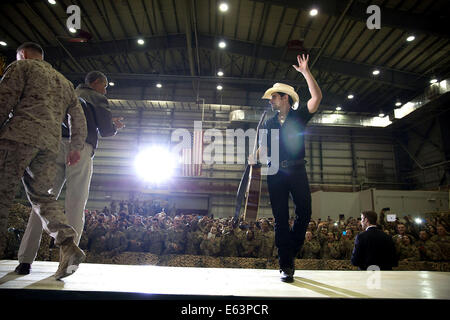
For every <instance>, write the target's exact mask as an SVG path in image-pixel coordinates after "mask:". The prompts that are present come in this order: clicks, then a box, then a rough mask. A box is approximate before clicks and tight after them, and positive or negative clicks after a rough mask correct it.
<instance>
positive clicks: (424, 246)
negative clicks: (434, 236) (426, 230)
mask: <svg viewBox="0 0 450 320" xmlns="http://www.w3.org/2000/svg"><path fill="white" fill-rule="evenodd" d="M415 246H416V247H417V249H418V250H419V253H420V260H425V261H439V260H442V253H441V249H440V248H439V246H438V245H437V244H436V243H435V242H433V241H431V240H426V241H423V240H418V241H416V243H415Z"/></svg>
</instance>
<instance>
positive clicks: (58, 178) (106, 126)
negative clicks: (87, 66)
mask: <svg viewBox="0 0 450 320" xmlns="http://www.w3.org/2000/svg"><path fill="white" fill-rule="evenodd" d="M107 86H108V79H107V78H106V75H104V74H103V73H102V72H100V71H91V72H89V73H88V74H87V75H86V78H85V83H84V84H80V85H79V86H78V87H77V89H76V90H75V92H76V94H77V95H78V96H79V97H80V98H81V99H80V103H81V106H82V107H83V111H84V115H85V117H86V125H87V138H86V141H85V143H84V147H83V150H82V151H81V157H80V161H79V163H78V164H77V165H76V166H69V165H67V164H66V161H65V159H66V158H67V156H68V154H69V152H70V144H71V139H70V132H69V129H68V128H67V126H66V124H64V125H62V136H63V138H62V141H61V144H60V150H59V153H58V157H57V159H56V175H55V179H54V181H53V185H52V189H53V190H55V192H56V194H57V197H59V195H60V193H61V190H62V188H63V186H64V184H65V185H66V194H65V213H66V217H67V220H68V223H69V225H70V226H71V227H73V228H74V229H75V231H76V232H77V236H76V237H75V238H74V242H75V244H76V245H78V244H79V243H80V238H81V235H82V233H83V226H84V209H85V206H86V202H87V200H88V197H89V186H90V183H91V177H92V171H93V161H94V154H95V150H96V148H97V145H98V133H100V135H101V136H102V137H110V136H114V135H115V134H116V133H117V130H118V129H121V128H123V126H124V125H123V123H122V122H121V119H122V118H113V117H112V114H111V111H110V110H109V108H108V99H107V98H106V96H105V94H106V87H107ZM41 236H42V223H41V220H40V219H39V216H38V215H37V214H36V213H35V208H32V210H31V214H30V218H29V219H28V224H27V228H26V230H25V233H24V235H23V237H22V241H21V243H20V248H19V253H18V259H19V265H18V266H17V268H16V270H15V271H16V273H18V274H29V273H30V270H31V264H32V263H33V261H34V259H35V258H36V255H37V252H38V250H39V245H40V242H41Z"/></svg>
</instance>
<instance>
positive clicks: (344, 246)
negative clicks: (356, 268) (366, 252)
mask: <svg viewBox="0 0 450 320" xmlns="http://www.w3.org/2000/svg"><path fill="white" fill-rule="evenodd" d="M344 232H345V235H342V237H341V239H340V240H339V241H340V244H341V258H342V259H344V260H350V259H351V258H352V252H353V247H354V246H355V238H354V237H353V230H352V229H350V228H347V229H346V230H345V231H344Z"/></svg>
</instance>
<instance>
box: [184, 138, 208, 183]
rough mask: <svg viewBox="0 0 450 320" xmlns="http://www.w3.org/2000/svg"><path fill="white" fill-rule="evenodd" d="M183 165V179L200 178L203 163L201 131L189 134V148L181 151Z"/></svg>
mask: <svg viewBox="0 0 450 320" xmlns="http://www.w3.org/2000/svg"><path fill="white" fill-rule="evenodd" d="M182 156H183V164H182V167H181V175H182V176H185V177H193V176H200V175H201V174H202V162H203V131H202V130H194V133H193V134H192V133H191V144H190V148H184V149H183V150H182Z"/></svg>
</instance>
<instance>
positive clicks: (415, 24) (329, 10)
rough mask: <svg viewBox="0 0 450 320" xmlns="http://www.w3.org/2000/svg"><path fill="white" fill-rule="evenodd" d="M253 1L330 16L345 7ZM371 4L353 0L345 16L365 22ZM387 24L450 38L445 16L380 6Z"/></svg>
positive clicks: (327, 2)
mask: <svg viewBox="0 0 450 320" xmlns="http://www.w3.org/2000/svg"><path fill="white" fill-rule="evenodd" d="M252 1H255V2H265V3H270V4H272V5H279V6H282V7H283V6H286V7H289V8H294V9H300V10H308V11H309V10H311V8H313V7H315V8H319V10H320V12H321V13H324V14H326V15H330V16H340V15H341V13H342V12H343V11H344V9H345V5H346V1H342V0H302V1H299V0H252ZM440 3H441V5H442V6H447V10H445V9H444V8H443V9H442V12H448V9H449V7H448V6H449V5H448V2H446V1H440ZM370 4H372V3H371V2H370V1H369V2H368V3H367V4H365V3H360V2H357V1H355V2H354V3H353V5H352V6H351V8H350V9H349V10H348V11H347V13H346V17H348V18H350V19H353V20H356V21H359V22H364V23H365V22H366V21H367V18H368V17H369V14H367V13H366V10H367V7H368V6H369V5H370ZM383 26H387V27H392V28H398V29H402V30H405V31H408V32H411V33H415V34H417V33H426V34H431V35H435V36H437V37H440V38H447V39H449V38H450V35H449V34H448V33H447V32H446V30H448V21H447V20H446V16H445V15H444V14H443V15H441V16H424V15H421V14H414V13H411V12H405V11H399V10H395V9H391V8H386V7H383V8H381V27H383Z"/></svg>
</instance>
